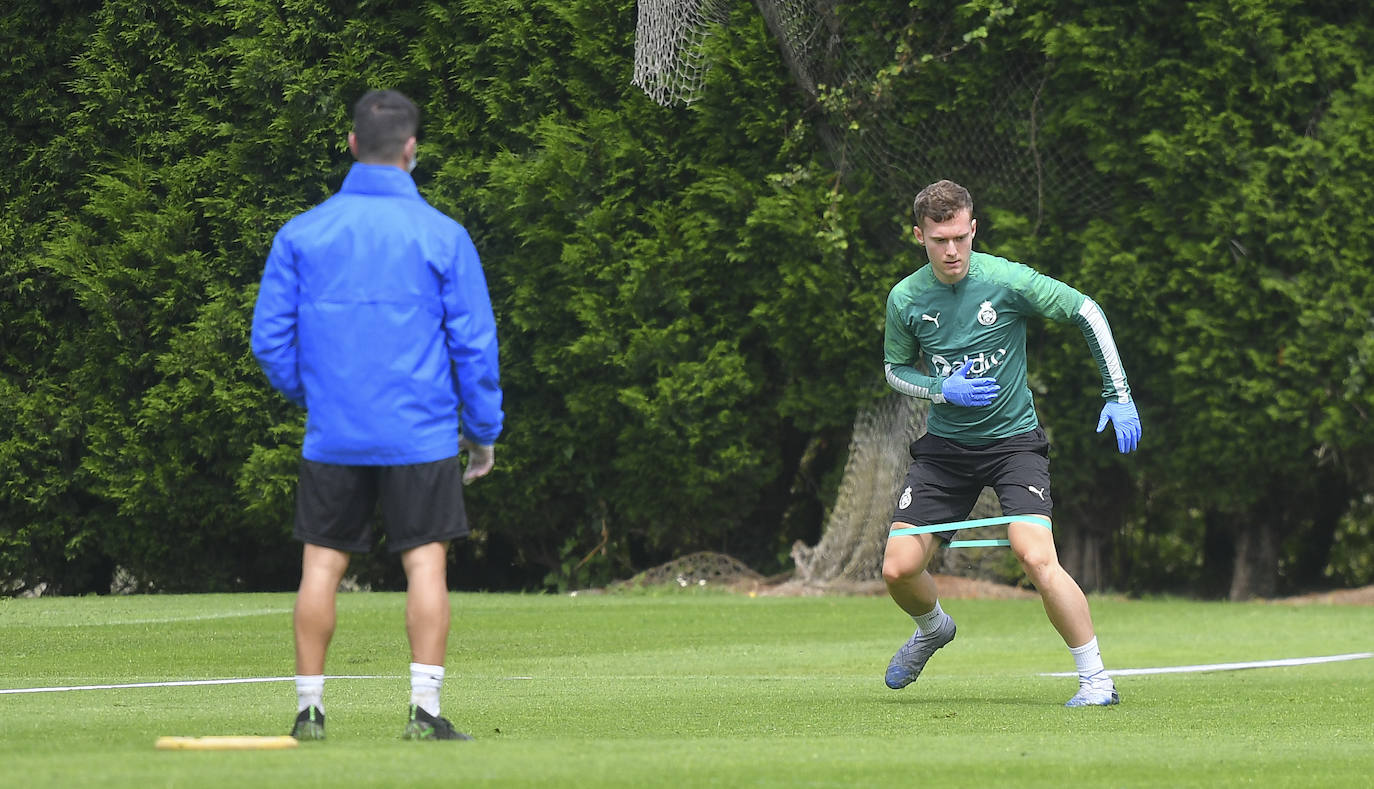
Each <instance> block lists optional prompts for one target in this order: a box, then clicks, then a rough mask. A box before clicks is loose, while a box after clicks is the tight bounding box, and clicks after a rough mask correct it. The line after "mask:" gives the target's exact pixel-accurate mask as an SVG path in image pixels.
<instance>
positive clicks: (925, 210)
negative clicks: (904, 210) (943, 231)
mask: <svg viewBox="0 0 1374 789" xmlns="http://www.w3.org/2000/svg"><path fill="white" fill-rule="evenodd" d="M965 208H967V209H968V213H969V216H973V195H971V194H969V193H968V190H967V189H965V188H964V187H962V186H960V185H959V184H956V183H954V182H953V181H949V180H942V181H936V182H935V183H933V184H931V185H930V186H927V187H926V188H924V189H922V190H921V191H920V192H918V193H917V194H916V200H915V201H913V202H912V204H911V211H912V213H913V214H915V215H916V226H917V227H921V221H922V220H924V219H926V218H927V217H929V218H930V219H933V220H935V221H936V222H945V221H948V220H950V219H953V218H954V215H955V214H957V213H959V211H960V210H961V209H965Z"/></svg>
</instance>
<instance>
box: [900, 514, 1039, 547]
mask: <svg viewBox="0 0 1374 789" xmlns="http://www.w3.org/2000/svg"><path fill="white" fill-rule="evenodd" d="M999 523H1034V524H1036V525H1037V526H1044V527H1045V528H1046V529H1048V528H1050V519H1049V518H1046V517H1045V516H1044V515H1006V516H1004V517H1001V518H979V519H978V520H973V521H957V522H954V523H932V524H931V525H929V526H908V527H906V528H905V529H893V530H892V531H890V532H888V533H887V536H889V537H901V536H903V535H906V534H934V533H936V532H942V531H958V530H959V529H974V528H977V527H979V526H995V525H997V524H999ZM1000 545H1011V540H953V541H952V542H950V544H949V545H948V546H947V547H949V548H993V547H996V546H1000Z"/></svg>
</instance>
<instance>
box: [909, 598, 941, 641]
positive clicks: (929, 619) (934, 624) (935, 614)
mask: <svg viewBox="0 0 1374 789" xmlns="http://www.w3.org/2000/svg"><path fill="white" fill-rule="evenodd" d="M911 621H913V622H915V623H916V631H917V632H918V633H929V632H930V631H932V630H935V629H936V628H938V627H939V626H940V625H941V624H943V623H944V621H945V610H944V609H943V608H941V607H940V601H939V600H936V601H935V607H934V608H932V609H930V612H929V613H925V614H917V615H914V616H912V617H911Z"/></svg>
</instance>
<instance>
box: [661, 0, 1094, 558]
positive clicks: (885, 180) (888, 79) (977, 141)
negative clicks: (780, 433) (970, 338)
mask: <svg viewBox="0 0 1374 789" xmlns="http://www.w3.org/2000/svg"><path fill="white" fill-rule="evenodd" d="M753 5H754V7H755V8H756V9H757V11H758V13H759V14H760V15H761V16H762V18H763V20H764V23H765V24H766V26H767V29H768V31H769V33H770V34H771V35H772V37H773V39H774V41H775V42H776V45H777V49H778V53H779V55H780V57H781V59H782V61H783V63H784V64H785V65H786V67H787V70H788V72H789V74H790V75H791V78H792V81H793V83H794V84H795V85H796V86H797V88H798V89H799V90H800V92H801V97H802V100H804V101H806V102H808V106H807V107H806V111H807V112H806V117H807V118H808V119H810V122H811V123H812V124H813V128H814V130H815V132H816V134H817V136H818V137H819V138H820V139H821V140H823V141H824V143H825V145H826V146H827V148H828V149H829V152H830V155H831V158H832V161H833V164H834V167H835V169H836V170H837V171H838V172H839V173H840V174H841V176H844V175H846V174H847V173H850V172H856V171H857V172H861V173H863V174H864V175H866V176H868V177H869V179H871V180H872V182H874V183H877V184H879V185H880V187H881V188H882V190H883V192H884V193H886V194H889V195H890V196H891V199H892V201H893V204H894V205H907V204H909V202H910V200H911V198H912V197H913V196H914V195H915V193H916V192H917V191H919V190H920V188H921V187H923V186H925V185H926V184H928V183H930V182H932V181H935V180H938V179H940V178H952V179H954V180H956V181H959V182H960V183H962V184H964V185H965V186H967V187H969V188H970V189H971V190H972V191H973V193H974V195H975V196H976V197H977V199H978V201H979V205H980V206H983V207H985V208H986V209H989V210H990V211H991V210H996V211H999V212H1010V213H1011V214H1014V215H1017V216H1020V217H1023V218H1024V220H1025V222H1026V224H1027V226H1028V227H1031V228H1032V229H1031V233H1032V234H1034V233H1036V232H1038V231H1039V228H1040V226H1041V223H1042V221H1044V219H1045V217H1046V216H1047V214H1048V213H1049V212H1050V204H1051V203H1053V210H1054V211H1055V212H1056V213H1055V214H1054V215H1055V216H1057V217H1059V218H1060V219H1066V218H1069V217H1082V216H1085V215H1088V214H1091V213H1092V212H1094V211H1097V210H1100V209H1102V208H1104V207H1106V206H1107V205H1108V201H1109V199H1110V195H1111V192H1110V185H1109V184H1108V183H1106V181H1105V180H1104V179H1103V178H1102V177H1101V176H1100V175H1099V174H1098V173H1096V171H1095V170H1094V168H1093V167H1092V166H1091V163H1090V162H1088V161H1087V160H1086V159H1085V158H1084V155H1083V153H1082V150H1081V146H1080V145H1078V144H1077V143H1076V141H1075V140H1074V139H1073V134H1072V126H1071V124H1065V123H1060V124H1058V125H1055V124H1051V123H1048V122H1047V119H1052V118H1054V113H1055V112H1056V102H1055V97H1056V93H1055V83H1054V80H1053V76H1054V64H1053V63H1052V62H1051V61H1049V60H1048V59H1047V58H1046V57H1045V56H1044V55H1043V53H1042V52H1040V51H1038V50H1036V49H1035V48H1034V47H1025V46H1024V45H1023V44H1022V43H1021V42H1022V41H1023V37H1022V36H1019V35H1018V34H1017V32H1018V31H1014V30H1011V29H1009V25H1010V24H1011V22H1012V20H1013V17H1014V10H1015V2H1014V0H986V1H985V2H957V0H914V1H913V2H910V3H906V2H900V3H893V4H891V5H890V6H888V7H886V8H885V9H884V7H882V6H881V5H879V4H869V5H866V6H864V8H867V9H869V12H871V11H872V9H879V11H880V12H882V13H886V14H888V16H886V17H884V18H883V19H873V18H867V17H863V14H862V13H861V12H860V11H856V9H857V8H858V4H853V3H851V4H846V3H842V2H837V0H754V2H753ZM744 6H745V3H744V0H641V2H640V3H639V8H638V25H637V28H636V38H635V68H634V84H635V85H637V86H639V87H640V88H642V89H643V90H644V91H645V92H646V93H647V94H648V95H649V96H650V97H652V98H653V99H654V101H656V102H658V103H660V104H662V105H664V106H672V105H677V104H690V103H691V102H694V101H699V100H701V98H702V91H703V90H704V89H705V86H706V85H708V84H709V80H708V79H707V77H708V75H709V74H708V72H709V69H710V67H711V62H710V52H711V51H712V47H713V46H724V43H719V42H713V40H712V39H713V36H718V35H719V34H721V33H722V32H723V31H724V30H725V28H723V27H722V26H723V25H726V24H731V23H737V22H739V21H740V20H742V19H745V16H744V14H746V13H747V10H746V9H745V8H744ZM732 14H733V16H732ZM985 41H992V42H993V43H992V44H989V45H987V46H984V45H983V42H985ZM942 69H943V71H942ZM967 69H973V70H976V71H977V73H978V74H980V75H986V76H987V78H985V79H979V80H976V81H973V82H972V84H970V82H969V81H968V80H965V81H963V82H960V83H959V85H960V89H959V90H957V91H951V92H950V93H949V94H948V95H939V96H934V97H932V96H931V95H928V94H929V93H930V91H926V92H924V93H923V92H922V86H923V85H928V84H936V85H940V84H946V82H944V81H941V80H940V79H938V78H936V77H934V76H933V75H939V74H943V75H954V74H957V73H960V72H962V71H963V70H967ZM723 89H728V88H723ZM917 104H919V105H920V111H913V109H912V107H913V105H917ZM980 214H983V215H984V217H986V214H984V212H983V211H981V210H980ZM1075 221H1076V220H1075ZM980 224H984V225H987V224H988V222H987V220H986V218H985V219H984V222H982V223H980ZM924 414H925V411H924V408H923V406H920V405H918V404H917V403H915V402H914V401H912V400H911V399H909V398H904V397H897V396H895V395H894V396H891V397H888V398H886V399H884V400H881V401H879V402H878V403H876V404H874V405H872V406H870V407H867V408H865V409H861V410H860V412H859V413H858V415H857V416H856V419H855V423H854V432H853V439H852V441H851V444H850V447H849V458H848V462H847V463H846V466H845V469H844V475H843V477H842V481H841V484H840V491H839V494H838V496H837V498H836V501H835V504H834V507H833V508H832V510H831V512H830V514H829V516H828V517H827V520H826V522H825V525H824V530H823V533H822V538H821V541H820V543H818V544H817V545H815V546H806V545H804V544H798V545H797V546H794V548H793V550H792V558H793V561H794V562H795V564H796V567H797V576H798V579H799V580H802V581H804V582H807V583H812V584H820V585H824V584H826V583H837V582H854V581H868V580H875V579H877V578H879V577H880V571H881V565H882V552H883V548H884V544H885V534H886V531H887V529H888V526H889V519H890V517H891V513H892V506H893V504H894V503H895V498H894V497H895V494H896V492H897V486H898V484H899V483H900V482H901V479H902V476H903V474H904V472H905V468H906V463H907V457H906V451H907V445H908V444H909V442H910V441H911V440H912V438H914V436H915V435H916V434H917V433H918V432H919V431H920V430H921V429H923V427H924ZM996 515H1000V508H999V507H998V505H997V502H996V498H995V496H993V495H991V491H989V490H985V491H984V492H983V496H982V497H981V498H980V499H979V503H978V505H977V507H975V509H974V513H973V514H972V516H971V517H973V518H982V517H995V516H996ZM978 536H979V537H1001V536H1003V535H992V534H986V535H985V534H979V535H978ZM954 553H957V554H958V556H957V558H954V557H951V554H954ZM944 554H945V555H944V556H943V557H941V558H940V559H939V560H938V561H939V562H941V563H942V566H943V568H944V569H946V571H955V569H954V568H955V567H956V565H954V564H953V562H955V561H957V562H958V563H959V564H958V565H957V567H962V568H969V567H971V566H973V565H977V564H980V563H985V562H989V561H990V562H996V561H999V560H1000V558H1004V556H1005V554H1003V553H1001V552H999V551H995V550H994V551H990V552H989V551H983V550H982V549H971V550H964V549H961V550H959V551H954V552H949V551H947V552H944ZM989 555H991V556H992V557H993V558H987V557H988V556H989ZM936 569H941V567H936V566H932V570H936Z"/></svg>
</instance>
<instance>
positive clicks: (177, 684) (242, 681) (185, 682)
mask: <svg viewBox="0 0 1374 789" xmlns="http://www.w3.org/2000/svg"><path fill="white" fill-rule="evenodd" d="M325 679H405V677H399V676H396V677H388V676H373V675H366V674H358V675H339V676H328V677H325ZM295 681H296V678H295V677H239V678H235V679H181V680H174V681H171V682H125V683H122V684H119V685H71V686H68V687H53V688H0V694H5V693H65V692H67V691H72V690H120V689H123V688H181V687H188V686H192V685H247V684H251V683H255V682H295Z"/></svg>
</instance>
